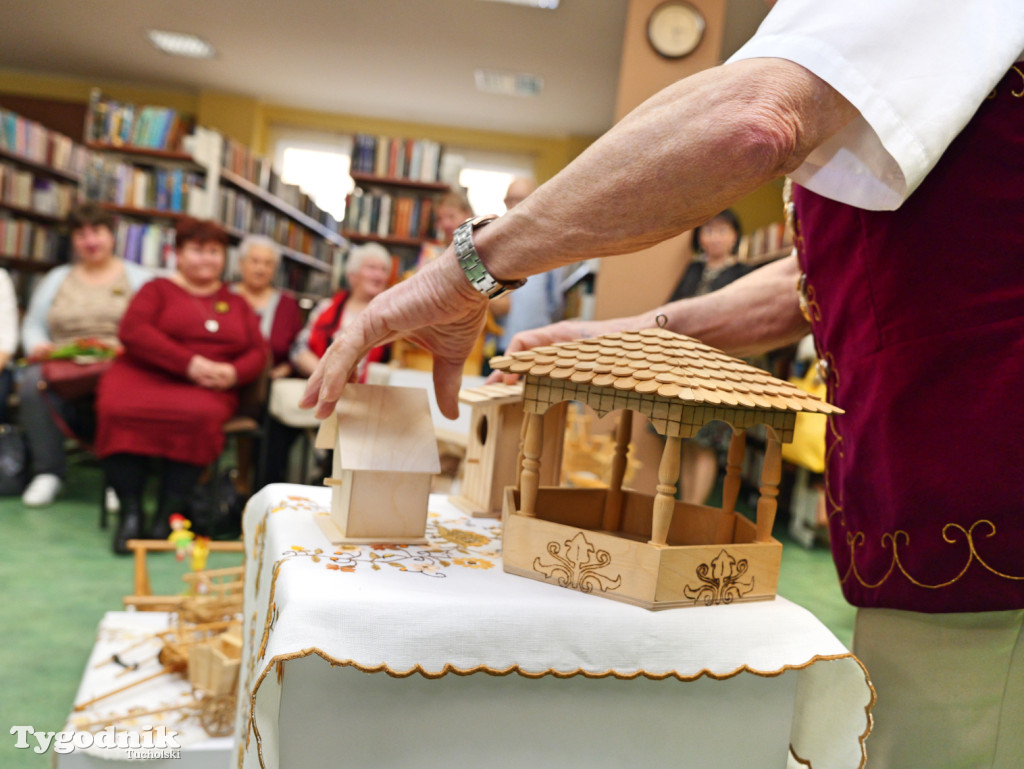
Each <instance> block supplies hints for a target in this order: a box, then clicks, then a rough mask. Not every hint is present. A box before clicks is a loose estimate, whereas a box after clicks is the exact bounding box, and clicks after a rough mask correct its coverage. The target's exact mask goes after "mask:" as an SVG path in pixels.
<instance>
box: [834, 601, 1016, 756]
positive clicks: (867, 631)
mask: <svg viewBox="0 0 1024 769" xmlns="http://www.w3.org/2000/svg"><path fill="white" fill-rule="evenodd" d="M853 651H854V653H855V654H856V655H857V657H859V658H860V660H861V661H862V662H863V663H864V666H865V667H866V668H867V670H868V675H869V676H870V677H871V682H872V683H873V684H874V687H875V691H876V693H877V697H878V699H877V702H876V703H875V708H874V729H873V731H872V733H871V735H870V736H869V737H868V740H867V767H866V769H1024V611H1000V612H978V613H968V614H919V613H916V612H908V611H897V610H893V609H860V610H858V612H857V619H856V624H855V626H854V637H853Z"/></svg>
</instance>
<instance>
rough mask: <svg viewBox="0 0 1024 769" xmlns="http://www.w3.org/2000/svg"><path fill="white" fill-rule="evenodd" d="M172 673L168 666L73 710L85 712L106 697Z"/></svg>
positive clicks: (172, 669) (94, 698) (81, 704)
mask: <svg viewBox="0 0 1024 769" xmlns="http://www.w3.org/2000/svg"><path fill="white" fill-rule="evenodd" d="M174 672H175V669H174V668H172V667H170V666H165V667H164V669H163V670H161V671H160V672H159V673H153V674H152V675H149V676H146V677H145V678H140V679H139V680H138V681H134V682H132V683H130V684H128V685H127V686H122V687H120V688H117V689H114V690H113V691H112V692H107V693H106V694H101V695H100V696H99V697H93V698H92V699H91V700H89V701H87V702H82V703H79V704H78V705H75V708H74V709H75V712H76V713H78V712H81V711H83V710H85V709H86V708H87V707H89V706H90V705H92V704H94V703H96V702H99V701H100V700H105V699H106V698H107V697H113V696H114V695H115V694H118V693H120V692H123V691H124V690H125V689H131V688H132V687H133V686H138V685H139V684H144V683H146V681H152V680H153V679H154V678H159V677H160V676H162V675H166V674H167V673H174Z"/></svg>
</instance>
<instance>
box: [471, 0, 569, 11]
mask: <svg viewBox="0 0 1024 769" xmlns="http://www.w3.org/2000/svg"><path fill="white" fill-rule="evenodd" d="M483 1H484V2H487V3H508V4H509V5H525V6H529V7H530V8H544V9H545V10H548V11H553V10H555V8H557V7H558V0H483Z"/></svg>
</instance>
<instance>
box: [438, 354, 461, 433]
mask: <svg viewBox="0 0 1024 769" xmlns="http://www.w3.org/2000/svg"><path fill="white" fill-rule="evenodd" d="M460 389H462V364H461V363H452V362H449V361H446V360H442V359H441V358H439V357H438V356H436V355H435V356H434V397H435V398H436V399H437V407H438V408H439V409H441V413H442V414H444V415H445V416H446V417H448V418H449V419H458V417H459V390H460Z"/></svg>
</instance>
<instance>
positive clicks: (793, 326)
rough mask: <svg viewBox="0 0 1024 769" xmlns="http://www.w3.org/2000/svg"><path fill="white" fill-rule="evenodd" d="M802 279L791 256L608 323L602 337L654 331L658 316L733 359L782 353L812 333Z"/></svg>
mask: <svg viewBox="0 0 1024 769" xmlns="http://www.w3.org/2000/svg"><path fill="white" fill-rule="evenodd" d="M799 276H800V267H799V265H798V263H797V260H796V257H793V256H788V257H786V258H784V259H780V260H778V261H776V262H773V263H771V264H768V265H765V266H764V267H761V268H760V269H758V270H754V272H751V273H749V274H747V275H744V276H743V277H742V278H740V279H739V280H736V281H733V282H732V283H730V284H729V285H727V286H725V287H724V288H721V289H719V290H718V291H713V292H712V293H710V294H704V295H703V296H699V297H694V298H692V299H680V300H679V301H677V302H672V303H671V304H666V305H663V306H662V307H658V308H656V309H653V310H650V311H648V312H644V313H641V314H639V315H635V316H633V317H630V318H623V319H620V320H618V321H607V322H606V323H607V324H609V325H608V328H602V329H601V331H600V333H609V332H611V331H617V330H623V329H641V328H653V327H654V326H656V325H658V316H659V315H664V316H665V317H666V320H667V323H666V325H665V327H666V328H667V329H669V330H670V331H675V332H677V333H679V334H685V335H686V336H692V337H694V338H695V339H699V340H700V341H702V342H704V343H705V344H709V345H711V346H712V347H717V348H719V349H720V350H723V351H724V352H727V353H728V354H730V355H736V356H739V357H746V356H750V355H757V354H759V353H763V352H768V351H770V350H776V349H778V348H780V347H784V346H785V345H787V344H792V343H794V342H796V341H798V340H799V339H800V338H801V337H803V336H804V335H805V334H807V333H808V332H809V331H810V326H809V325H808V323H807V321H806V320H804V317H803V315H802V314H801V313H800V304H799V301H798V299H797V291H796V286H797V280H798V278H799Z"/></svg>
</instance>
